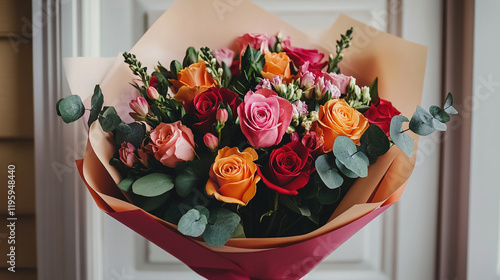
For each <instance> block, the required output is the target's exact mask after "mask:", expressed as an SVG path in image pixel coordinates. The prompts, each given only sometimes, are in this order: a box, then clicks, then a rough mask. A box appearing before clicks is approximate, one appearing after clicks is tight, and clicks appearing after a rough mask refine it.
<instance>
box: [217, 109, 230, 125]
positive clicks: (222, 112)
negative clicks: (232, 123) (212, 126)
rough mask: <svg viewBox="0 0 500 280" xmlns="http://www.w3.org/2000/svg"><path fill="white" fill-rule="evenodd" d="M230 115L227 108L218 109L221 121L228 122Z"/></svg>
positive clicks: (218, 116)
mask: <svg viewBox="0 0 500 280" xmlns="http://www.w3.org/2000/svg"><path fill="white" fill-rule="evenodd" d="M228 117H229V114H228V112H227V110H226V109H219V111H217V115H216V118H217V120H218V121H219V122H220V123H225V122H227V118H228Z"/></svg>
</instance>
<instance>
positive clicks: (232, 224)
mask: <svg viewBox="0 0 500 280" xmlns="http://www.w3.org/2000/svg"><path fill="white" fill-rule="evenodd" d="M240 221H241V218H240V216H238V215H237V214H236V213H234V212H231V211H229V210H227V209H224V208H218V209H216V210H214V211H212V212H210V218H209V219H208V225H207V228H206V229H205V232H204V233H203V239H204V240H205V242H206V243H207V245H208V246H212V247H222V246H224V244H226V243H227V241H228V240H229V239H230V238H231V236H232V235H233V232H234V231H235V230H236V228H237V227H238V224H239V223H240Z"/></svg>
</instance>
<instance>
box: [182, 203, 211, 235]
mask: <svg viewBox="0 0 500 280" xmlns="http://www.w3.org/2000/svg"><path fill="white" fill-rule="evenodd" d="M207 224H208V220H207V217H206V216H205V215H203V214H201V213H200V212H199V211H198V210H196V209H191V210H189V211H188V212H187V213H186V214H184V215H183V216H182V217H181V219H180V220H179V224H178V225H177V229H178V230H179V231H180V232H181V233H182V234H184V235H187V236H192V237H198V236H200V235H202V234H203V232H204V231H205V228H206V227H207Z"/></svg>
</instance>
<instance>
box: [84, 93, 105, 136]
mask: <svg viewBox="0 0 500 280" xmlns="http://www.w3.org/2000/svg"><path fill="white" fill-rule="evenodd" d="M103 104H104V96H103V95H102V91H101V87H100V86H99V85H96V86H95V88H94V94H93V95H92V100H91V106H92V107H91V109H90V116H89V120H88V123H87V124H88V126H89V127H90V125H92V123H93V122H95V121H96V120H97V118H98V117H99V113H101V109H102V105H103Z"/></svg>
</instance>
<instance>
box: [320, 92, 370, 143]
mask: <svg viewBox="0 0 500 280" xmlns="http://www.w3.org/2000/svg"><path fill="white" fill-rule="evenodd" d="M368 126H369V124H368V120H367V119H366V118H365V117H364V116H363V115H362V114H361V113H360V112H359V111H358V110H356V109H354V108H352V107H351V106H349V104H347V103H346V102H345V100H344V99H333V100H330V101H328V102H326V103H325V105H323V106H320V107H319V112H318V128H319V129H321V130H323V139H324V142H325V143H324V146H323V148H324V150H325V152H329V151H331V150H332V149H333V143H334V142H335V138H337V136H347V137H349V138H351V140H352V141H353V142H354V143H356V144H357V145H359V139H360V138H361V135H363V133H364V132H365V130H366V129H367V128H368Z"/></svg>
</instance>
